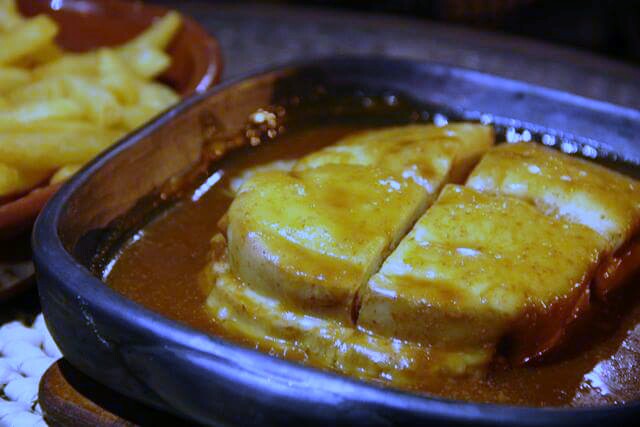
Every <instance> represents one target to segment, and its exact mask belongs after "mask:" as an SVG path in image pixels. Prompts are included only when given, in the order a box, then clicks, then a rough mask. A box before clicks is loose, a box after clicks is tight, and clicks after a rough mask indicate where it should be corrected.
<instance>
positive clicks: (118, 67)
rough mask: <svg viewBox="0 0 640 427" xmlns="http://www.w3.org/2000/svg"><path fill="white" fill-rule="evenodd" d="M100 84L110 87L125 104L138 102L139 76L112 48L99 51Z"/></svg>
mask: <svg viewBox="0 0 640 427" xmlns="http://www.w3.org/2000/svg"><path fill="white" fill-rule="evenodd" d="M98 69H99V70H100V71H99V72H100V84H101V85H102V86H104V87H105V88H107V89H109V90H110V91H111V93H113V94H114V95H115V96H116V98H117V99H118V101H120V102H121V103H122V104H124V105H131V104H135V103H136V102H138V84H139V82H138V76H137V75H136V74H135V73H134V72H133V70H131V69H130V68H129V67H128V65H127V64H125V63H124V61H123V60H122V58H121V57H120V56H119V55H118V54H116V53H115V52H114V51H113V50H110V49H101V50H100V52H98Z"/></svg>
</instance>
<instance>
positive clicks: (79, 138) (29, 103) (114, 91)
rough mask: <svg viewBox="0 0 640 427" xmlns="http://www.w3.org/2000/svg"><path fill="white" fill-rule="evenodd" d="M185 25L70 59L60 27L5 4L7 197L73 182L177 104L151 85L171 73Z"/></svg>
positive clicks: (169, 25) (1, 92) (0, 76)
mask: <svg viewBox="0 0 640 427" xmlns="http://www.w3.org/2000/svg"><path fill="white" fill-rule="evenodd" d="M180 26H181V18H180V15H179V14H178V13H176V12H170V13H167V14H166V15H165V16H163V17H162V18H160V19H158V20H156V21H155V22H154V23H153V24H152V25H151V26H150V27H149V28H147V29H146V30H145V31H143V32H142V33H141V34H140V35H139V36H138V37H136V38H135V39H133V40H131V41H130V42H128V43H126V44H124V45H121V46H120V47H115V48H101V49H98V50H94V51H89V52H85V53H70V52H64V51H63V50H62V49H61V48H60V47H59V46H57V45H56V44H55V36H56V34H57V32H58V28H57V26H56V24H55V23H54V21H53V20H51V19H50V18H48V17H46V16H44V15H42V16H36V17H34V18H28V19H27V18H23V17H21V16H20V14H19V13H18V11H17V8H16V4H15V2H14V0H0V198H1V197H4V196H6V195H11V194H18V193H20V192H24V191H26V190H28V189H29V188H31V187H33V186H35V185H38V184H40V183H43V182H47V180H48V182H49V183H58V182H62V181H64V180H66V179H68V178H69V177H70V176H72V175H73V174H74V173H76V172H77V170H78V169H80V168H81V167H82V165H83V164H85V163H86V162H87V161H89V160H91V159H92V158H93V157H95V156H96V155H97V154H99V153H100V152H101V151H103V150H104V149H106V148H107V147H109V146H110V145H112V144H113V143H114V142H116V141H117V140H118V139H119V138H121V137H122V136H123V135H124V134H125V133H126V132H129V131H131V130H133V129H134V128H136V127H138V126H140V125H142V124H143V123H144V122H146V121H148V120H149V119H150V118H152V117H153V116H155V115H156V114H158V113H159V112H161V111H163V110H165V109H166V108H167V107H169V106H170V105H171V104H173V103H175V102H177V101H178V96H177V95H176V94H175V93H174V92H173V91H172V90H171V89H170V88H168V87H166V86H163V85H161V84H159V83H155V82H153V81H151V80H152V79H153V78H155V77H157V76H158V75H160V74H161V73H162V72H163V71H165V70H166V69H167V68H168V67H169V65H170V62H171V61H170V57H169V56H168V55H167V54H166V53H165V52H164V49H165V48H166V47H167V46H168V45H169V43H170V42H171V39H172V38H173V37H174V36H175V34H176V32H177V31H178V30H179V28H180Z"/></svg>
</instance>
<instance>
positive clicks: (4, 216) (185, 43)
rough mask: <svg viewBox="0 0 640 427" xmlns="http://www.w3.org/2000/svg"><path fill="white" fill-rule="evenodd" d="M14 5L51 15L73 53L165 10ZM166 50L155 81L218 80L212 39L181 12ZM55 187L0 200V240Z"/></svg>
mask: <svg viewBox="0 0 640 427" xmlns="http://www.w3.org/2000/svg"><path fill="white" fill-rule="evenodd" d="M17 3H18V7H19V9H20V12H21V13H22V14H23V15H24V16H34V15H38V14H46V15H49V16H50V17H52V18H53V19H54V20H55V21H56V22H57V23H58V24H59V25H60V34H59V35H58V37H57V39H56V41H57V42H58V43H59V45H60V46H62V47H63V48H64V49H66V50H69V51H73V52H81V51H86V50H91V49H95V48H97V47H102V46H113V45H117V44H121V43H124V42H126V41H127V40H129V39H131V38H133V37H134V36H135V35H137V34H138V33H140V32H141V31H142V30H144V29H145V28H146V27H147V26H149V25H150V24H151V23H152V22H153V20H154V19H156V18H157V17H159V16H162V15H164V14H165V13H166V12H167V9H166V8H164V7H160V6H154V5H149V4H143V3H142V2H137V1H136V2H129V1H122V0H62V1H49V0H20V1H18V2H17ZM168 53H169V54H170V55H171V59H172V64H171V67H170V68H169V69H168V70H167V71H166V72H165V73H164V74H163V75H162V76H161V79H160V80H161V81H163V82H164V83H166V84H168V85H169V86H171V87H173V88H174V89H175V90H176V91H177V92H178V93H179V94H181V95H182V96H187V95H189V94H191V93H194V92H201V91H204V90H205V89H207V88H208V87H210V86H211V85H213V84H214V83H216V82H218V80H219V79H220V74H221V72H222V60H221V56H220V49H219V47H218V44H217V42H216V41H215V40H214V39H213V38H212V37H211V36H210V35H208V34H207V33H206V32H205V30H204V29H203V28H202V27H200V26H199V25H198V24H197V23H196V22H195V21H193V20H192V19H190V18H188V17H186V16H183V25H182V28H181V30H180V31H179V33H178V34H177V35H176V37H175V39H174V40H173V42H172V44H171V46H170V47H169V49H168ZM58 187H59V186H57V185H50V186H46V187H42V188H37V189H35V190H33V191H31V192H30V193H28V194H26V195H24V196H23V197H20V198H18V199H14V200H10V201H6V200H5V201H3V200H0V239H6V238H10V237H12V236H15V235H16V234H18V233H20V232H21V231H24V230H25V229H28V228H29V227H30V226H31V225H32V224H33V221H34V220H35V218H36V216H37V215H38V212H40V209H42V207H43V206H44V204H45V203H46V202H47V200H48V199H49V198H50V197H51V195H52V194H53V193H55V191H56V190H57V189H58Z"/></svg>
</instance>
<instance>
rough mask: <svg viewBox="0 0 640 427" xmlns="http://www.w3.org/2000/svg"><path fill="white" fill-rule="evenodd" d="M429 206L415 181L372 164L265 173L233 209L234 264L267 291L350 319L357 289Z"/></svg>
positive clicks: (248, 186)
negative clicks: (396, 176) (404, 178)
mask: <svg viewBox="0 0 640 427" xmlns="http://www.w3.org/2000/svg"><path fill="white" fill-rule="evenodd" d="M425 202H426V199H425V197H424V192H423V191H422V189H421V188H420V187H419V186H418V185H416V184H415V183H414V182H412V181H407V180H397V179H395V178H394V177H393V176H392V175H389V174H388V173H387V172H385V171H382V170H379V169H375V168H370V167H364V166H358V165H325V166H322V167H318V168H313V169H308V170H302V171H298V172H291V173H287V172H279V171H274V172H265V173H258V174H256V175H255V176H253V177H251V178H249V179H248V180H247V181H246V182H245V183H244V184H243V185H242V187H241V189H240V191H239V193H238V195H237V197H236V198H235V199H234V201H233V203H232V204H231V207H230V208H229V211H228V226H227V238H228V244H229V259H230V263H231V266H232V269H233V271H234V272H235V273H236V274H237V275H238V276H239V277H240V279H242V280H243V281H244V282H245V283H248V284H250V285H251V286H252V287H253V288H254V289H256V290H259V291H260V292H263V293H265V294H268V295H272V296H275V297H277V298H279V299H281V300H282V301H283V302H286V303H288V304H292V305H294V306H296V307H299V308H301V309H304V310H307V311H308V312H314V313H318V314H322V315H327V316H330V317H336V318H339V319H341V320H344V321H349V319H350V317H351V301H352V299H353V297H354V295H355V292H356V291H357V289H358V288H359V287H360V286H361V285H362V284H363V283H365V282H366V281H367V280H368V278H369V277H370V276H371V274H373V273H375V271H377V269H378V267H379V266H380V263H381V262H382V260H383V259H384V257H385V256H386V255H388V253H389V252H390V251H391V249H393V248H394V247H395V246H396V244H397V242H398V241H399V240H400V239H401V238H402V236H404V235H405V234H406V233H407V231H408V230H409V229H410V228H411V226H412V225H413V223H414V222H415V220H416V219H417V217H418V216H419V215H420V214H421V213H422V212H423V211H424V209H425V208H426V205H425Z"/></svg>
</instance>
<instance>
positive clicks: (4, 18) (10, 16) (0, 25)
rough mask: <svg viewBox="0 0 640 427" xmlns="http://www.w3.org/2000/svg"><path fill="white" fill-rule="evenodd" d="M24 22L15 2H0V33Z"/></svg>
mask: <svg viewBox="0 0 640 427" xmlns="http://www.w3.org/2000/svg"><path fill="white" fill-rule="evenodd" d="M22 21H23V18H22V17H21V16H20V14H19V13H18V9H17V7H16V3H15V0H0V32H2V31H8V30H10V29H11V28H14V27H16V26H17V25H18V24H19V23H21V22H22Z"/></svg>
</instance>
